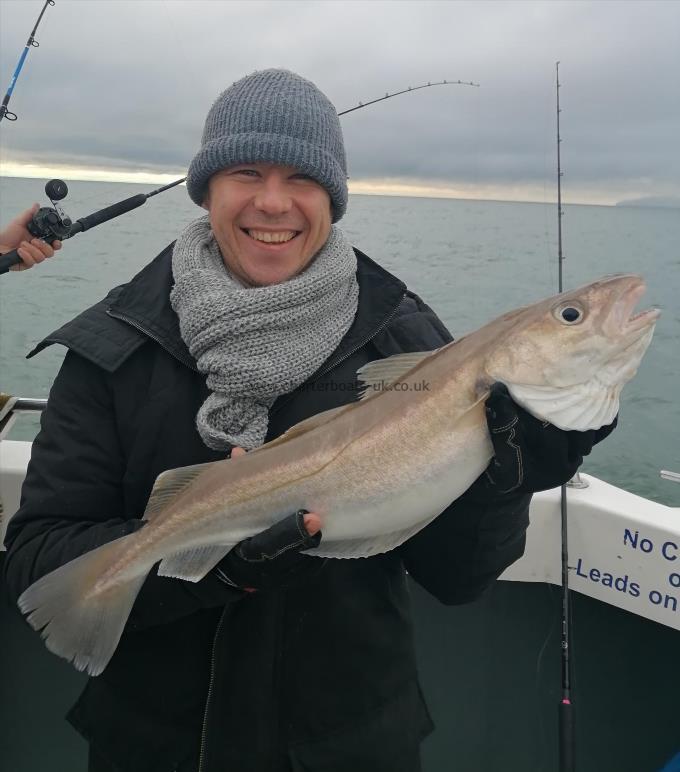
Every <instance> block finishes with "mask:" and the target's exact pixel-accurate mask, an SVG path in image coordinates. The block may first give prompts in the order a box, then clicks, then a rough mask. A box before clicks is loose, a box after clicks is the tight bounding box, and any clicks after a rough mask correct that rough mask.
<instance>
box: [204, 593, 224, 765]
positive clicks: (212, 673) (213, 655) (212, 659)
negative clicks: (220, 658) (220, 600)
mask: <svg viewBox="0 0 680 772" xmlns="http://www.w3.org/2000/svg"><path fill="white" fill-rule="evenodd" d="M226 613H227V607H226V606H225V607H224V608H223V609H222V615H221V616H220V621H219V622H218V623H217V628H216V629H215V637H214V638H213V645H212V653H211V656H210V680H209V681H208V696H207V697H206V699H205V710H204V711H203V725H202V727H201V751H200V753H199V756H198V772H203V760H204V757H205V748H206V744H207V740H208V713H209V711H210V700H211V698H212V693H213V687H214V685H215V662H216V660H217V640H218V638H219V637H220V632H221V631H222V625H223V624H224V617H225V615H226Z"/></svg>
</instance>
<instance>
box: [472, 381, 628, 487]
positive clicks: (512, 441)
mask: <svg viewBox="0 0 680 772" xmlns="http://www.w3.org/2000/svg"><path fill="white" fill-rule="evenodd" d="M617 420H618V416H617V417H616V418H614V421H613V422H612V423H611V424H609V425H608V426H603V427H601V428H600V429H591V430H588V431H585V432H576V431H563V430H562V429H558V428H557V427H556V426H553V425H552V424H550V423H548V422H547V421H539V420H538V419H537V418H534V417H533V416H532V415H531V414H530V413H527V411H526V410H524V409H523V408H521V407H520V406H519V405H517V404H516V403H515V402H513V400H512V398H511V396H510V394H509V393H508V389H507V387H506V386H505V384H503V383H494V384H492V386H491V394H490V395H489V398H488V399H487V400H486V421H487V424H488V427H489V432H490V434H491V441H492V442H493V447H494V457H493V458H492V459H491V463H490V464H489V466H488V467H487V468H486V472H485V473H484V475H483V477H484V478H486V485H487V486H489V487H490V488H491V489H495V490H496V491H497V492H498V493H509V492H510V491H512V492H517V493H536V492H537V491H545V490H548V489H550V488H556V487H558V486H559V485H562V484H564V483H566V482H567V481H568V480H570V479H571V478H572V477H573V476H574V474H575V473H576V470H577V469H578V468H579V466H581V464H582V463H583V457H584V456H587V455H588V453H590V451H591V450H592V448H593V445H595V444H596V443H598V442H600V441H601V440H603V439H604V438H605V437H606V436H607V435H608V434H610V433H611V432H612V431H613V429H614V427H615V426H616V423H617Z"/></svg>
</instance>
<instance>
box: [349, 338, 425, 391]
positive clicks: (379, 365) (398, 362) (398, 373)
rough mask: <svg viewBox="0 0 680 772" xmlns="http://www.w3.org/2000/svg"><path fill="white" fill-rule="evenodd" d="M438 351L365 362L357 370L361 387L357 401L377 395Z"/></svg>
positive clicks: (413, 353) (417, 352)
mask: <svg viewBox="0 0 680 772" xmlns="http://www.w3.org/2000/svg"><path fill="white" fill-rule="evenodd" d="M438 350H439V349H434V350H433V351H415V352H412V353H410V354H395V355H394V356H391V357H387V358H386V359H376V360H374V361H373V362H367V363H366V364H365V365H364V366H363V367H360V368H359V369H358V370H357V375H358V376H359V381H360V382H361V385H362V386H363V391H362V392H361V395H360V397H359V399H368V398H369V397H372V396H373V395H374V394H376V393H379V392H380V391H382V390H383V389H384V388H385V386H387V385H389V384H392V383H394V382H395V381H397V380H399V379H400V378H403V376H404V375H406V373H408V372H409V371H410V370H413V368H414V367H416V366H417V365H419V364H420V363H421V362H422V361H423V360H424V359H427V358H428V357H429V356H432V354H435V353H436V352H437V351H438Z"/></svg>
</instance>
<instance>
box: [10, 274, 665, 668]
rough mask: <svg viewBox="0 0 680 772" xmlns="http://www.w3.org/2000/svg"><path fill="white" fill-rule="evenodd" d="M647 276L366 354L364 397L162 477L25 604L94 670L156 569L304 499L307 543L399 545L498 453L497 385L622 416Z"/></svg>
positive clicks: (200, 554) (349, 552)
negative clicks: (429, 342) (407, 346)
mask: <svg viewBox="0 0 680 772" xmlns="http://www.w3.org/2000/svg"><path fill="white" fill-rule="evenodd" d="M644 288H645V285H644V282H643V280H642V279H641V278H640V277H638V276H633V275H622V276H612V277H605V278H603V279H601V280H599V281H596V282H593V283H592V284H589V285H587V286H585V287H582V288H580V289H577V290H574V291H572V292H567V293H563V294H561V295H558V296H555V297H552V298H549V299H547V300H542V301H540V302H538V303H535V304H533V305H530V306H527V307H524V308H520V309H518V310H516V311H512V312H510V313H507V314H505V315H503V316H500V317H499V318H498V319H496V320H494V321H492V322H490V323H489V324H487V325H485V326H484V327H482V328H480V329H479V330H477V331H476V332H473V333H471V334H469V335H467V336H465V337H463V338H461V339H460V340H458V341H456V342H454V343H450V344H448V345H446V346H443V347H442V348H440V349H437V350H436V351H429V352H420V353H415V354H400V355H397V356H394V357H390V358H388V359H385V360H381V361H377V362H372V363H370V364H368V365H365V366H364V367H362V368H361V370H360V371H359V377H360V379H361V381H362V382H363V384H364V385H365V388H364V391H363V393H362V396H361V399H360V400H359V401H357V402H355V403H353V404H351V405H347V406H343V407H339V408H335V409H333V410H329V411H327V412H324V413H320V414H319V415H316V416H314V417H312V418H310V419H308V420H305V421H303V422H301V423H299V424H296V425H295V426H293V427H292V428H291V429H289V430H288V431H287V432H286V433H285V434H284V435H282V436H281V437H279V438H278V439H276V440H273V441H272V442H269V443H267V444H265V445H263V446H262V447H260V448H258V449H257V450H255V451H252V452H250V453H248V454H246V455H243V456H239V457H238V458H234V459H231V460H225V461H218V462H215V463H210V464H202V465H198V466H192V467H185V468H181V469H174V470H171V471H167V472H164V473H163V474H161V475H160V476H159V477H158V479H157V481H156V483H155V485H154V488H153V491H152V494H151V497H150V499H149V502H148V505H147V507H146V510H145V512H144V515H143V517H144V519H145V520H147V521H148V522H147V524H146V525H145V526H144V527H143V528H142V529H140V530H139V531H137V532H136V533H133V534H130V535H128V536H124V537H122V538H120V539H117V540H115V541H113V542H110V543H109V544H105V545H103V546H101V547H99V548H97V549H95V550H92V551H91V552H88V553H86V554H84V555H82V556H81V557H79V558H77V559H75V560H73V561H71V562H70V563H68V564H66V565H64V566H62V567H61V568H58V569H56V570H55V571H53V572H51V573H50V574H48V575H47V576H44V577H43V578H42V579H40V580H39V581H37V582H35V583H34V584H33V585H31V586H30V587H29V588H28V589H27V590H26V591H25V592H24V593H23V594H22V595H21V597H20V599H19V607H20V608H21V611H22V612H23V613H24V614H27V615H28V621H29V622H30V624H31V625H32V626H33V627H34V628H35V629H36V630H41V631H42V635H43V637H44V639H45V643H46V645H47V647H48V648H49V649H50V650H51V651H53V652H54V653H56V654H58V655H60V656H62V657H65V658H66V659H68V660H70V661H72V662H73V663H74V665H75V666H76V667H77V668H78V669H79V670H87V672H88V673H90V674H91V675H97V674H99V673H101V672H102V670H103V669H104V668H105V667H106V664H107V663H108V661H109V660H110V658H111V656H112V655H113V653H114V651H115V649H116V646H117V644H118V641H119V639H120V636H121V634H122V632H123V628H124V626H125V623H126V621H127V618H128V616H129V614H130V610H131V608H132V605H133V603H134V601H135V597H136V596H137V593H138V592H139V588H140V587H141V585H142V583H143V582H144V580H145V578H146V576H147V574H148V573H149V571H150V570H151V568H152V567H153V566H154V564H156V563H158V562H159V561H160V566H159V569H158V573H159V575H161V576H166V577H175V578H177V579H183V580H185V581H190V582H197V581H199V580H200V579H201V578H203V577H204V576H205V575H206V574H207V573H208V572H209V571H210V570H211V569H212V568H213V567H214V566H215V565H216V564H217V563H218V562H219V561H220V560H221V559H222V558H223V557H224V555H225V554H226V553H227V552H228V551H229V550H230V549H231V548H232V547H233V546H234V545H235V544H236V543H237V542H239V541H240V540H241V539H245V538H247V537H249V536H252V535H253V534H256V533H258V532H260V531H262V530H264V529H265V528H268V527H269V526H270V525H272V524H273V523H274V522H276V521H278V520H280V519H281V518H283V517H284V516H285V515H288V514H289V513H291V512H295V511H296V510H298V509H306V510H308V511H310V512H315V513H318V515H319V517H320V519H321V528H322V530H323V539H322V541H321V544H320V545H319V547H317V548H315V549H312V550H309V553H310V554H316V555H319V556H325V557H328V558H361V557H368V556H370V555H376V554H379V553H382V552H386V551H388V550H392V549H394V548H395V547H397V546H399V545H400V544H402V543H403V542H405V541H406V540H407V539H408V538H409V537H411V536H413V535H414V534H415V533H417V532H418V531H419V530H420V529H422V528H423V527H425V526H426V525H427V524H428V523H430V522H431V521H432V520H433V519H434V518H435V517H437V515H439V514H440V513H441V512H442V511H443V510H444V509H445V508H446V507H447V506H448V505H449V504H450V503H451V502H452V501H454V500H455V499H456V498H457V497H458V496H460V495H461V494H462V493H463V492H464V491H465V490H466V489H467V488H468V487H469V486H470V485H471V484H472V482H473V481H474V480H475V479H476V478H477V477H478V476H479V475H480V474H481V473H482V472H483V470H484V469H485V467H486V466H487V464H488V463H489V460H490V459H491V457H492V454H493V451H492V445H491V441H490V438H489V435H488V431H487V427H486V419H485V412H484V401H485V400H486V398H487V396H488V394H489V386H490V384H491V383H493V382H494V381H501V382H503V383H505V384H506V385H507V387H508V389H509V391H510V394H511V395H512V397H513V399H514V400H515V401H516V402H517V403H518V404H520V405H521V406H523V407H524V408H525V409H526V410H528V411H529V412H530V413H532V414H533V415H534V416H536V417H537V418H540V419H543V420H547V421H550V422H551V423H553V424H555V425H556V426H558V427H560V428H562V429H576V430H581V431H582V430H586V429H596V428H599V427H600V426H603V425H605V424H608V423H610V422H611V421H612V420H613V418H614V416H615V415H616V413H617V412H618V410H619V396H620V393H621V389H622V387H623V386H624V384H625V383H626V382H627V381H629V380H630V379H631V378H632V377H633V375H634V374H635V372H636V370H637V367H638V365H639V363H640V361H641V359H642V356H643V354H644V352H645V350H646V349H647V346H648V345H649V343H650V340H651V338H652V333H653V331H654V325H655V322H656V319H657V317H658V314H659V312H658V311H657V310H649V311H644V312H642V313H639V314H637V315H635V316H632V317H631V313H632V311H633V308H634V307H635V305H636V303H637V302H638V300H639V298H640V297H641V295H642V294H643V292H644ZM417 384H420V388H417V389H416V388H415V386H416V385H417ZM425 387H427V388H425Z"/></svg>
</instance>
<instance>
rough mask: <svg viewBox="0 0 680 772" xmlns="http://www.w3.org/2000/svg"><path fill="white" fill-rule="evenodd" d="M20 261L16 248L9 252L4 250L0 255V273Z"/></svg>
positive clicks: (5, 271)
mask: <svg viewBox="0 0 680 772" xmlns="http://www.w3.org/2000/svg"><path fill="white" fill-rule="evenodd" d="M20 262H21V258H20V257H19V253H18V252H17V251H16V249H13V250H12V251H11V252H5V254H4V255H0V273H7V271H9V269H10V268H11V267H12V266H13V265H17V263H20Z"/></svg>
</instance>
